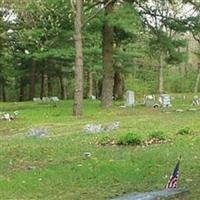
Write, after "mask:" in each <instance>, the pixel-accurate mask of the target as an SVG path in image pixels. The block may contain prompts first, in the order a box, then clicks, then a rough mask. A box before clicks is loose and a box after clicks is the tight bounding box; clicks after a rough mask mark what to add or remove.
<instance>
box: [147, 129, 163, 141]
mask: <svg viewBox="0 0 200 200" xmlns="http://www.w3.org/2000/svg"><path fill="white" fill-rule="evenodd" d="M148 138H149V139H158V140H166V136H165V133H164V132H163V131H158V130H155V131H152V132H150V133H149V137H148Z"/></svg>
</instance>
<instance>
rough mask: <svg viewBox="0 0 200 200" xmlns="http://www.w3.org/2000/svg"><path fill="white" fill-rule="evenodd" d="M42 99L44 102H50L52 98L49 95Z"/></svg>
mask: <svg viewBox="0 0 200 200" xmlns="http://www.w3.org/2000/svg"><path fill="white" fill-rule="evenodd" d="M42 101H43V102H44V103H48V102H50V98H49V97H42Z"/></svg>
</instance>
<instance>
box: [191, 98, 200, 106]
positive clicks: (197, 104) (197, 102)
mask: <svg viewBox="0 0 200 200" xmlns="http://www.w3.org/2000/svg"><path fill="white" fill-rule="evenodd" d="M192 105H193V106H199V105H200V99H199V97H198V96H194V97H193V100H192Z"/></svg>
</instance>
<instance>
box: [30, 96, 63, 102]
mask: <svg viewBox="0 0 200 200" xmlns="http://www.w3.org/2000/svg"><path fill="white" fill-rule="evenodd" d="M33 101H34V102H50V101H53V102H58V101H59V98H58V97H56V96H55V97H42V99H41V98H37V97H34V98H33Z"/></svg>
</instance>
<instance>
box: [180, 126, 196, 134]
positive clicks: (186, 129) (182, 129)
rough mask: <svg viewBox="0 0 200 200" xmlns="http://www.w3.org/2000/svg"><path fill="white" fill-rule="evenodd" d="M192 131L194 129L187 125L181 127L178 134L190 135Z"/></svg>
mask: <svg viewBox="0 0 200 200" xmlns="http://www.w3.org/2000/svg"><path fill="white" fill-rule="evenodd" d="M191 133H192V130H191V128H190V127H188V126H186V127H184V128H181V129H180V130H179V131H178V132H177V134H178V135H190V134H191Z"/></svg>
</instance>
